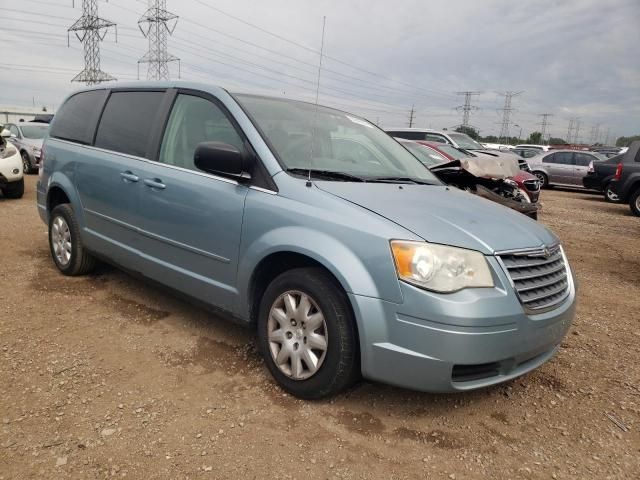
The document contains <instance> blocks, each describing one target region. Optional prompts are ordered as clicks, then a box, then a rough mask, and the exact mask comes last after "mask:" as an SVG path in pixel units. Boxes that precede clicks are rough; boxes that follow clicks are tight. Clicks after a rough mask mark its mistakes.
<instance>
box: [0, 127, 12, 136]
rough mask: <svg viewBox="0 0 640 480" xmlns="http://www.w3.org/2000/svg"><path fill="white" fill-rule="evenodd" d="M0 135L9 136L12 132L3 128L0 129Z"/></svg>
mask: <svg viewBox="0 0 640 480" xmlns="http://www.w3.org/2000/svg"><path fill="white" fill-rule="evenodd" d="M0 136H2V138H11V137H12V134H11V132H10V131H9V130H7V129H6V128H5V129H4V130H2V132H0Z"/></svg>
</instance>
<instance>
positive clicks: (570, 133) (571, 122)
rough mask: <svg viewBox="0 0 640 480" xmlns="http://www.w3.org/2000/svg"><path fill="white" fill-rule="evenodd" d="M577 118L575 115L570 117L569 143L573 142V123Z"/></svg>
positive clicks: (568, 128)
mask: <svg viewBox="0 0 640 480" xmlns="http://www.w3.org/2000/svg"><path fill="white" fill-rule="evenodd" d="M576 120H577V119H576V118H573V117H572V118H570V119H569V127H567V139H566V142H567V143H571V139H572V137H573V124H574V122H575V121H576Z"/></svg>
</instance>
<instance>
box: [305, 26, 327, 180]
mask: <svg viewBox="0 0 640 480" xmlns="http://www.w3.org/2000/svg"><path fill="white" fill-rule="evenodd" d="M326 24H327V16H326V15H325V16H323V17H322V40H321V42H320V63H319V64H318V78H317V80H316V104H315V110H314V112H313V128H312V130H311V155H310V157H309V177H308V178H307V187H310V186H311V163H312V162H313V144H314V140H315V138H316V123H317V117H318V99H319V97H320V74H321V73H322V56H323V54H324V29H325V26H326Z"/></svg>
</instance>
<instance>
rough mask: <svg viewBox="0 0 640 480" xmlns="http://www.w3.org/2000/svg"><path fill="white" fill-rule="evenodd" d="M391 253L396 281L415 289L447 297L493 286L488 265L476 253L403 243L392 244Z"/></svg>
mask: <svg viewBox="0 0 640 480" xmlns="http://www.w3.org/2000/svg"><path fill="white" fill-rule="evenodd" d="M391 251H392V253H393V259H394V261H395V263H396V270H397V271H398V278H400V279H401V280H404V281H405V282H408V283H411V284H413V285H415V286H417V287H420V288H425V289H427V290H433V291H435V292H442V293H450V292H456V291H458V290H462V289H463V288H469V287H493V286H494V284H493V277H492V276H491V271H490V270H489V264H488V263H487V260H486V259H485V258H484V255H483V254H481V253H480V252H476V251H474V250H466V249H464V248H456V247H448V246H445V245H437V244H433V243H425V242H411V241H403V240H392V241H391Z"/></svg>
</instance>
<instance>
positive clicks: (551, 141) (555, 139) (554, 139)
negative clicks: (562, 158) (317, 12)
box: [549, 137, 567, 145]
mask: <svg viewBox="0 0 640 480" xmlns="http://www.w3.org/2000/svg"><path fill="white" fill-rule="evenodd" d="M565 143H567V142H566V141H565V140H564V138H560V137H551V138H550V139H549V145H564V144H565Z"/></svg>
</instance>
